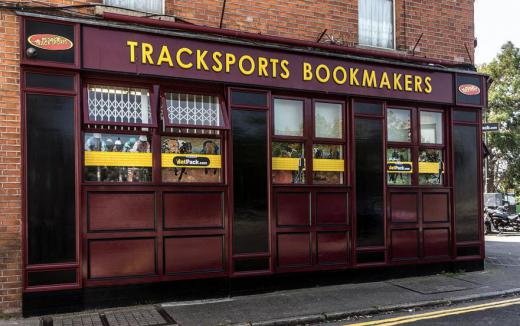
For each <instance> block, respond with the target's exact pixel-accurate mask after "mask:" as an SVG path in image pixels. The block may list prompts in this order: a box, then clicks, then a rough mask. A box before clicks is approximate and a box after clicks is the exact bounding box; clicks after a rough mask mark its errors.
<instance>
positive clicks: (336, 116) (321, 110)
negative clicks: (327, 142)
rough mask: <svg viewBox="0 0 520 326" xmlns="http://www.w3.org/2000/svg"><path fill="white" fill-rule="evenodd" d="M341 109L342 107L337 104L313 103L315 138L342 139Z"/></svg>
mask: <svg viewBox="0 0 520 326" xmlns="http://www.w3.org/2000/svg"><path fill="white" fill-rule="evenodd" d="M342 109H343V108H342V105H341V104H338V103H323V102H316V103H315V105H314V126H315V137H316V138H335V139H338V138H339V139H341V138H342V131H343V118H342Z"/></svg>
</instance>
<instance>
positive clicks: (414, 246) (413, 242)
mask: <svg viewBox="0 0 520 326" xmlns="http://www.w3.org/2000/svg"><path fill="white" fill-rule="evenodd" d="M418 248H419V231H418V230H392V260H408V259H417V258H418V257H419V249H418Z"/></svg>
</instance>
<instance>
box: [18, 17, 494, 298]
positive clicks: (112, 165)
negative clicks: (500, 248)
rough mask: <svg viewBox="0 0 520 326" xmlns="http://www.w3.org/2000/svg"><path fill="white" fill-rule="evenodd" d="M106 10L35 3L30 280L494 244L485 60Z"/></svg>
mask: <svg viewBox="0 0 520 326" xmlns="http://www.w3.org/2000/svg"><path fill="white" fill-rule="evenodd" d="M96 24H98V22H97V21H91V22H89V21H83V22H81V23H78V22H72V21H68V22H66V21H63V19H62V20H60V21H57V20H55V21H54V20H43V19H41V17H40V18H34V17H32V18H31V17H25V18H24V19H22V31H23V32H22V33H23V47H22V58H23V59H22V101H23V106H22V110H23V111H22V112H23V127H22V130H23V133H24V166H25V171H24V187H25V188H24V218H25V222H24V241H25V242H24V271H25V276H24V287H25V292H26V294H30V293H32V292H41V291H57V290H65V289H81V288H83V289H84V288H91V287H96V286H101V285H102V286H112V285H126V284H135V283H150V282H161V281H173V280H185V279H193V278H210V277H238V276H253V275H268V274H274V273H287V272H302V271H319V270H330V269H354V268H362V267H368V266H395V265H401V264H424V263H430V262H454V261H470V260H472V261H482V259H483V257H484V246H483V235H482V234H483V233H482V226H481V154H482V153H481V146H482V144H481V132H480V121H481V109H482V107H483V106H484V103H485V102H486V78H485V77H484V76H481V75H478V74H475V73H473V72H470V71H460V70H453V69H448V68H443V67H436V66H421V65H418V64H404V63H398V62H396V61H394V62H389V61H386V63H385V62H384V61H383V60H382V59H366V58H357V59H356V58H354V57H352V56H350V57H347V56H344V55H341V54H338V53H334V52H324V51H321V52H318V51H317V50H316V51H315V50H308V49H307V50H306V51H303V52H302V51H301V50H302V49H300V48H297V47H289V46H284V45H283V44H260V43H258V42H257V43H255V45H254V46H253V45H251V44H253V42H251V41H248V40H247V39H236V38H235V39H226V38H223V37H217V36H214V35H211V34H201V33H199V34H196V33H191V34H190V33H187V32H181V31H177V32H175V31H166V30H159V31H156V33H160V34H153V33H152V32H151V31H152V30H150V32H147V31H146V28H145V27H139V28H138V27H136V26H130V25H127V26H126V27H124V26H122V25H118V26H119V27H118V28H110V27H109V26H108V25H110V24H109V23H106V22H105V23H104V25H103V26H101V25H100V24H98V25H96ZM136 30H139V31H136ZM248 44H249V45H248ZM298 51H300V52H298Z"/></svg>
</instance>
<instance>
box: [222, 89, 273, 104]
mask: <svg viewBox="0 0 520 326" xmlns="http://www.w3.org/2000/svg"><path fill="white" fill-rule="evenodd" d="M231 104H232V105H248V106H258V107H266V106H267V93H257V92H243V91H233V92H231Z"/></svg>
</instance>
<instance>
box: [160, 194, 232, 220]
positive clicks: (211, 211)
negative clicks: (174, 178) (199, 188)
mask: <svg viewBox="0 0 520 326" xmlns="http://www.w3.org/2000/svg"><path fill="white" fill-rule="evenodd" d="M163 199H164V200H163V207H164V209H163V211H164V226H165V227H166V228H168V229H171V228H189V227H192V228H193V227H197V228H201V227H206V228H209V227H222V225H223V221H224V205H223V193H222V192H172V193H165V194H164V195H163Z"/></svg>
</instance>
